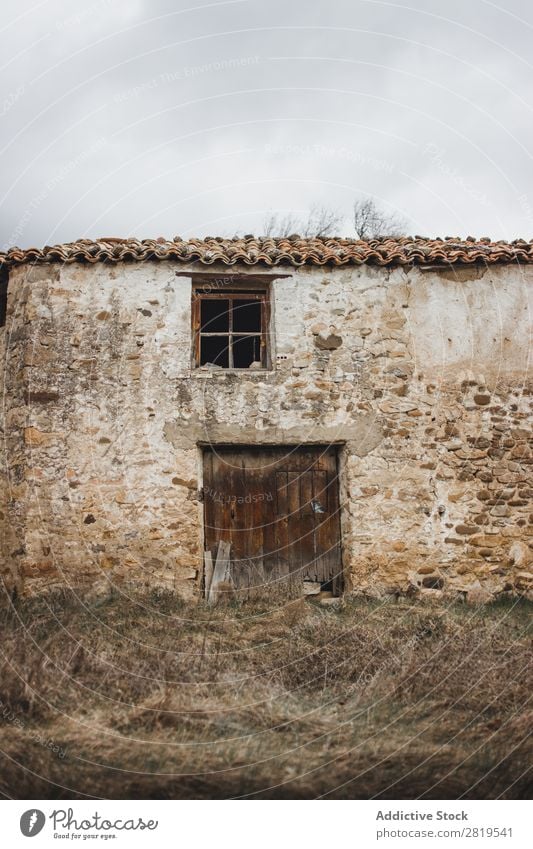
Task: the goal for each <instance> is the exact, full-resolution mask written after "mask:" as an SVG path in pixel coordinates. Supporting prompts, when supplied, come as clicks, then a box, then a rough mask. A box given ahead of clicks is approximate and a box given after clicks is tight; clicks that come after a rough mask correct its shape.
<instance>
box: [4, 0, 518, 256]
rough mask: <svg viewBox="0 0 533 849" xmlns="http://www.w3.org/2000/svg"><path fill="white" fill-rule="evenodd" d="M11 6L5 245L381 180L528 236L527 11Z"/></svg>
mask: <svg viewBox="0 0 533 849" xmlns="http://www.w3.org/2000/svg"><path fill="white" fill-rule="evenodd" d="M415 2H416V0H413V2H412V3H410V4H409V5H410V6H411V7H412V8H409V9H408V8H405V7H404V6H403V5H402V4H400V3H394V2H387V3H385V2H357V0H356V2H352V0H329V2H326V0H319V2H313V3H312V4H310V3H307V2H304V0H292V2H291V3H287V2H281V0H274V2H271V3H268V4H266V3H264V2H257V0H250V2H247V1H246V0H244V2H234V3H224V2H218V3H214V4H207V3H201V2H200V3H198V2H197V3H193V2H192V0H189V4H187V2H186V1H185V2H184V3H183V5H182V8H181V9H177V8H176V4H175V3H174V2H170V0H169V2H150V3H149V2H141V0H128V2H125V0H123V2H121V0H118V2H116V0H115V2H113V3H111V2H109V0H85V2H80V1H79V0H76V2H63V1H62V0H61V1H60V0H49V2H44V3H40V4H32V5H31V4H29V3H24V2H23V3H22V4H21V3H14V2H7V3H5V4H4V15H3V26H2V30H1V34H0V38H1V39H2V50H1V52H0V55H1V56H2V63H1V64H2V65H4V70H3V73H2V77H1V79H2V83H1V94H0V114H1V115H2V121H1V122H0V148H1V151H2V152H1V154H0V155H1V162H2V165H3V170H2V174H3V180H2V191H1V193H0V203H1V208H2V215H1V219H0V220H1V222H2V233H1V234H0V244H1V245H2V247H6V246H7V245H8V244H11V243H12V242H16V243H18V244H20V245H21V246H27V245H29V244H44V243H50V242H57V241H66V240H70V239H74V238H77V237H80V236H85V237H96V236H98V235H102V234H104V235H137V236H140V237H148V236H157V235H165V236H172V235H174V234H177V233H179V234H181V235H184V236H188V235H202V234H204V235H205V234H215V233H220V234H223V235H228V234H231V233H233V232H235V231H239V232H259V231H260V229H261V224H262V222H263V220H264V218H265V217H266V215H267V214H268V212H269V211H271V210H295V211H297V210H305V209H306V208H308V207H309V206H310V205H312V204H313V203H320V204H325V205H329V206H332V207H334V208H336V209H339V210H343V211H344V212H345V213H346V216H347V221H346V230H345V232H346V233H349V210H350V204H351V201H352V199H353V197H354V196H355V195H358V194H361V193H363V194H369V195H371V196H373V197H375V198H377V199H379V200H380V201H381V202H382V203H383V204H384V205H386V206H387V205H388V206H389V207H390V208H391V209H392V210H395V211H398V212H400V213H401V214H402V215H403V216H404V217H406V218H407V219H408V220H409V222H410V225H411V229H412V231H413V232H417V233H422V234H426V235H454V234H461V235H467V234H473V235H486V234H489V235H492V236H493V237H495V238H502V237H503V238H513V237H515V236H518V235H521V236H524V237H526V238H529V237H530V236H533V218H532V213H531V210H532V209H533V193H530V190H529V188H528V187H529V186H530V185H531V184H532V180H531V177H532V175H533V167H532V159H531V151H530V142H529V139H530V136H531V132H530V128H531V107H532V104H531V91H532V86H531V77H532V70H531V64H530V61H529V58H528V57H529V49H528V48H529V43H530V39H531V31H532V21H531V20H530V10H529V8H528V7H527V6H526V4H524V3H521V2H509V3H507V4H506V7H505V9H500V8H496V6H494V5H493V4H492V3H489V2H485V0H473V2H472V3H469V4H464V3H463V2H461V3H460V2H458V0H451V2H450V1H449V0H447V2H446V3H445V2H444V0H430V2H422V0H418V3H419V8H415V7H414V5H413V3H415Z"/></svg>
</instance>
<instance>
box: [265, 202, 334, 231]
mask: <svg viewBox="0 0 533 849" xmlns="http://www.w3.org/2000/svg"><path fill="white" fill-rule="evenodd" d="M343 222H344V216H343V215H341V214H340V213H339V212H336V211H335V210H333V209H327V207H325V206H317V205H314V206H312V207H311V209H310V210H309V212H308V214H307V215H306V216H305V217H304V218H299V217H298V216H297V215H294V214H293V213H292V212H289V213H287V214H286V215H281V216H280V215H277V214H276V213H273V214H272V215H270V216H269V217H268V218H267V219H266V220H265V222H264V225H263V232H264V234H265V236H269V237H271V238H278V239H279V238H286V237H287V236H292V235H293V234H298V235H299V236H303V237H304V238H306V239H310V238H322V239H323V238H326V237H327V236H332V235H335V234H338V232H339V230H340V228H341V227H342V224H343Z"/></svg>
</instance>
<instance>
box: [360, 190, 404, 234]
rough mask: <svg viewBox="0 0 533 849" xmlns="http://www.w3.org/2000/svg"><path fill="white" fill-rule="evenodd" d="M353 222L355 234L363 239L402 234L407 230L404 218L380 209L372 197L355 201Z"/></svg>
mask: <svg viewBox="0 0 533 849" xmlns="http://www.w3.org/2000/svg"><path fill="white" fill-rule="evenodd" d="M353 223H354V230H355V235H356V236H357V238H358V239H363V240H368V239H380V238H384V237H386V236H390V237H394V236H401V235H402V234H404V233H405V230H406V222H405V220H404V219H403V218H401V217H400V216H398V215H394V213H388V212H385V211H384V210H383V209H380V207H379V206H378V205H377V204H376V203H375V201H373V200H372V198H361V199H360V200H356V201H354V205H353Z"/></svg>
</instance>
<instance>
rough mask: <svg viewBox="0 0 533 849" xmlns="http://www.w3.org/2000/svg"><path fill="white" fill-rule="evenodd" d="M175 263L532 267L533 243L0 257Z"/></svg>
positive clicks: (245, 240)
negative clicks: (504, 265) (526, 265)
mask: <svg viewBox="0 0 533 849" xmlns="http://www.w3.org/2000/svg"><path fill="white" fill-rule="evenodd" d="M146 260H173V261H176V262H180V263H190V262H198V263H200V264H201V265H212V264H213V263H222V264H223V265H235V264H237V263H243V264H244V265H266V266H277V265H288V266H291V265H292V266H301V265H319V266H321V265H332V266H343V265H362V264H364V263H368V264H371V265H380V266H396V265H407V266H409V265H417V266H428V265H441V264H452V265H455V264H459V263H475V262H477V263H490V264H492V263H511V262H520V263H531V262H533V241H530V242H526V241H524V240H523V239H516V240H515V241H514V242H503V241H500V242H492V241H491V240H490V239H478V240H476V239H474V238H472V237H468V238H466V239H464V240H461V239H458V238H446V239H424V238H421V237H419V236H415V237H411V236H402V237H401V238H385V239H373V240H371V241H368V242H363V241H359V240H356V239H340V238H336V239H333V238H323V239H322V238H321V239H315V238H302V237H300V236H289V237H288V238H280V239H272V238H255V237H254V236H244V237H242V238H234V239H223V238H219V237H216V238H212V237H209V236H206V238H205V239H189V240H187V241H186V240H183V239H180V238H177V237H176V238H175V239H173V240H172V241H166V240H165V239H144V240H142V241H139V240H137V239H116V238H109V237H104V238H101V239H98V240H97V241H90V240H87V239H81V240H80V241H77V242H70V243H68V244H64V245H55V246H53V247H49V246H46V247H44V248H26V249H24V250H22V249H20V248H11V249H10V250H8V251H7V252H6V253H0V264H7V265H8V266H13V265H19V264H21V263H47V262H59V263H63V262H122V261H126V262H127V261H130V262H144V261H146Z"/></svg>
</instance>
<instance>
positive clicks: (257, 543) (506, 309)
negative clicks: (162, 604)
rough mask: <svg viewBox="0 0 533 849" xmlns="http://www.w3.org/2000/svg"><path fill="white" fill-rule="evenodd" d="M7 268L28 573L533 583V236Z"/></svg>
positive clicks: (332, 589)
mask: <svg viewBox="0 0 533 849" xmlns="http://www.w3.org/2000/svg"><path fill="white" fill-rule="evenodd" d="M0 263H1V268H2V272H1V275H2V276H1V284H0V292H1V293H2V294H1V298H0V301H1V305H2V308H1V310H0V318H1V321H0V323H1V324H2V325H3V326H2V328H1V329H0V352H1V362H2V364H3V368H2V429H3V440H2V446H3V448H2V451H3V461H2V472H1V474H2V477H1V479H0V480H1V491H2V493H3V496H2V503H1V504H0V531H1V537H2V564H3V574H4V579H5V582H6V584H7V586H8V587H9V588H10V589H13V588H17V590H18V591H19V592H20V591H25V592H35V591H38V590H40V589H41V588H45V587H52V586H58V585H70V586H75V587H80V586H83V587H87V588H88V589H89V588H90V587H94V586H100V585H102V584H103V583H104V584H105V583H106V582H112V583H113V584H117V583H124V582H135V583H139V584H144V585H149V586H167V587H172V588H175V589H176V590H177V591H179V592H180V593H182V594H183V595H184V596H185V597H188V598H193V597H198V596H200V595H201V594H202V593H204V592H205V584H206V579H205V575H204V565H205V564H207V568H208V580H209V579H210V576H211V566H210V563H209V553H210V554H211V558H212V560H214V561H215V565H216V558H217V555H218V556H219V564H218V567H220V568H222V567H223V569H224V570H225V578H226V579H227V580H232V581H233V582H234V584H235V587H236V591H237V592H242V593H243V594H246V593H247V592H248V591H249V589H248V588H249V587H253V586H256V585H257V584H261V585H265V584H266V585H269V586H270V585H271V586H272V588H273V589H274V588H276V590H277V591H281V592H282V593H283V592H288V591H289V589H290V590H291V591H294V589H295V588H296V591H297V592H299V591H301V592H319V591H320V592H321V593H322V594H323V595H331V594H333V595H338V594H340V593H341V592H343V591H345V592H360V593H366V594H372V595H381V594H383V593H394V594H400V593H404V592H411V593H415V594H422V595H427V596H439V595H442V594H447V595H450V597H452V596H456V595H457V594H462V595H463V596H465V595H467V596H469V597H471V598H472V599H476V598H477V599H484V598H487V599H488V598H489V597H493V596H497V595H499V594H501V593H526V592H527V591H528V588H529V587H530V586H531V557H532V551H531V549H532V547H533V542H532V540H533V536H532V527H533V525H532V522H533V513H532V496H533V488H532V479H531V468H532V465H531V464H532V451H531V444H532V439H531V408H532V394H531V380H530V374H529V371H528V367H529V366H528V363H529V352H530V328H531V303H530V292H531V282H532V280H533V243H531V242H524V241H515V242H512V243H506V242H491V241H490V240H487V239H481V240H479V241H476V240H474V239H472V238H469V239H466V240H465V241H460V240H458V239H449V238H448V239H444V240H442V239H436V240H428V239H422V238H419V237H416V238H400V239H385V240H376V241H372V242H360V241H354V240H348V239H323V240H322V239H302V238H300V237H298V236H294V237H290V238H288V239H256V238H254V237H252V236H249V237H245V238H242V239H241V238H236V239H222V238H206V239H204V240H190V241H183V240H181V239H178V238H177V239H174V240H173V241H170V242H168V241H164V240H162V239H160V240H156V241H149V240H146V241H137V240H132V239H125V240H122V239H111V238H109V239H108V238H104V239H101V240H99V241H97V242H91V241H79V242H76V243H72V244H66V245H60V246H57V247H45V248H44V249H42V250H37V249H28V250H20V249H18V248H14V249H12V250H10V251H8V252H7V253H5V254H0ZM205 552H208V554H207V556H206V554H205ZM221 552H223V554H222V555H221ZM220 568H219V571H220Z"/></svg>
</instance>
